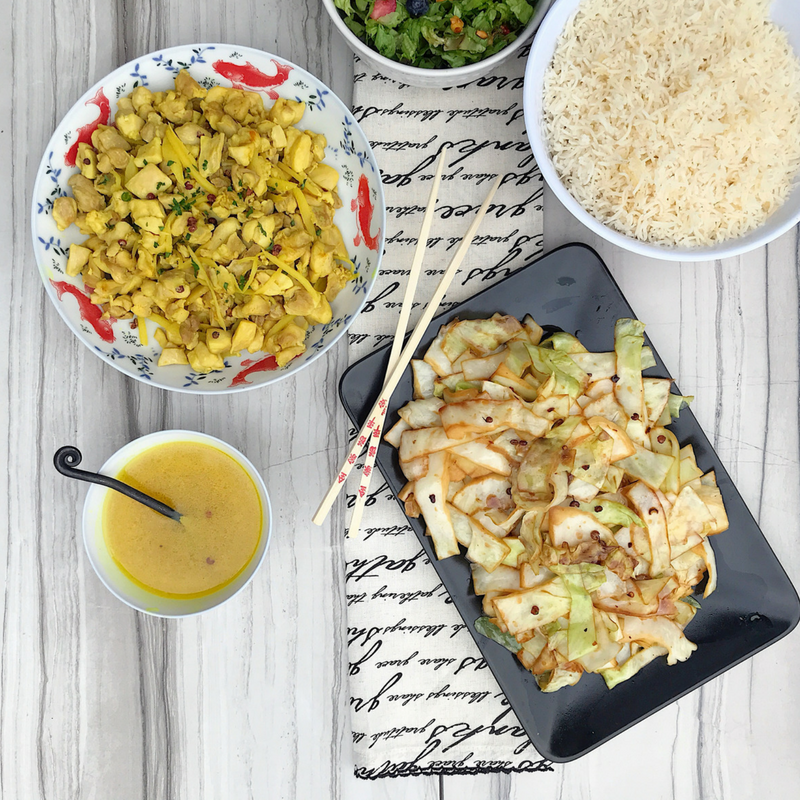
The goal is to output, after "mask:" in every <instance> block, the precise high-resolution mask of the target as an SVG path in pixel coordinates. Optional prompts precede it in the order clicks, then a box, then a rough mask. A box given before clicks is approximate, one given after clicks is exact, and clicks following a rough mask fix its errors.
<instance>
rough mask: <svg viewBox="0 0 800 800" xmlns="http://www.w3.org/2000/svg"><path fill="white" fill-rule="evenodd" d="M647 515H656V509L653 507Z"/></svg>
mask: <svg viewBox="0 0 800 800" xmlns="http://www.w3.org/2000/svg"><path fill="white" fill-rule="evenodd" d="M647 513H648V514H658V509H657V508H656V507H655V506H653V508H651V509H650V510H649V511H648V512H647Z"/></svg>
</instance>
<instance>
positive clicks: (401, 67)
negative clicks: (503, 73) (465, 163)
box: [322, 0, 553, 89]
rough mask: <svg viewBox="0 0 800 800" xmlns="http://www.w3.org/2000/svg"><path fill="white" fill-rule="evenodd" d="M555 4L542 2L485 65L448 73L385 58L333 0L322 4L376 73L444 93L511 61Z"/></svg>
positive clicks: (351, 45) (483, 63) (341, 32)
mask: <svg viewBox="0 0 800 800" xmlns="http://www.w3.org/2000/svg"><path fill="white" fill-rule="evenodd" d="M552 2H553V0H538V3H537V4H536V9H535V11H534V12H533V16H532V17H531V19H530V21H529V22H528V24H527V25H526V26H525V28H524V29H523V30H522V31H521V32H520V34H519V36H518V37H517V38H516V39H515V40H514V41H513V42H511V44H510V45H508V47H504V48H503V49H502V50H500V52H498V53H495V54H494V55H493V56H489V58H485V59H483V60H482V61H476V62H475V63H474V64H467V65H465V66H463V67H450V68H447V69H423V68H422V67H411V66H408V65H407V64H401V63H400V62H399V61H393V60H392V59H391V58H386V56H382V55H381V54H380V53H379V52H378V51H377V50H373V49H372V48H371V47H370V46H369V45H368V44H366V43H365V42H362V41H361V39H359V38H358V36H356V35H355V34H354V33H353V31H351V30H350V28H348V27H347V25H345V23H344V20H343V19H342V18H341V17H340V16H339V12H338V11H337V10H336V4H335V3H334V1H333V0H322V5H323V6H324V7H325V10H326V11H327V12H328V16H329V17H330V18H331V22H333V25H334V27H335V28H336V30H337V31H339V33H340V34H341V35H342V36H343V37H344V40H345V41H346V42H347V44H348V45H349V46H350V49H351V50H352V51H353V52H354V53H355V54H356V55H357V56H358V57H359V58H361V59H363V60H364V61H366V63H367V64H369V65H370V66H371V67H372V68H373V69H374V70H376V71H377V72H380V73H381V74H382V75H386V77H387V78H391V79H392V80H395V81H398V82H399V83H407V84H408V85H409V86H419V87H421V88H423V89H444V88H448V87H451V86H461V85H462V84H464V83H469V81H474V80H475V79H476V78H481V77H483V76H484V75H486V74H488V73H489V72H491V71H492V70H493V69H494V68H495V67H496V66H498V65H499V64H501V63H502V62H503V61H505V60H506V59H508V58H510V57H511V56H512V55H513V54H514V53H516V52H517V51H518V50H519V49H520V48H521V47H522V46H523V45H524V44H525V43H526V42H527V41H528V40H529V39H530V38H531V37H532V36H533V34H534V33H535V32H536V29H537V28H538V27H539V23H540V22H541V21H542V19H543V18H544V15H545V14H546V13H547V9H548V8H549V7H550V4H551V3H552Z"/></svg>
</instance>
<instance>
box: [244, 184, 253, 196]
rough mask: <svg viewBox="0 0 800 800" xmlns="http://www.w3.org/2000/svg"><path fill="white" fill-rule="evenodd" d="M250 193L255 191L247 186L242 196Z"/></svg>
mask: <svg viewBox="0 0 800 800" xmlns="http://www.w3.org/2000/svg"><path fill="white" fill-rule="evenodd" d="M251 194H255V192H254V191H253V190H252V189H251V188H250V187H249V186H248V187H247V189H245V193H244V196H245V197H250V195H251Z"/></svg>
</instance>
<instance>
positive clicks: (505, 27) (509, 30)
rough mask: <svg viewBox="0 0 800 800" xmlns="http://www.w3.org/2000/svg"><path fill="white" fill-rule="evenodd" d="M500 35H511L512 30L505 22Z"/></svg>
mask: <svg viewBox="0 0 800 800" xmlns="http://www.w3.org/2000/svg"><path fill="white" fill-rule="evenodd" d="M500 33H502V34H503V36H508V34H509V33H511V28H509V27H508V25H506V24H505V22H504V23H503V24H502V25H501V26H500Z"/></svg>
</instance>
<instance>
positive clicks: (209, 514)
mask: <svg viewBox="0 0 800 800" xmlns="http://www.w3.org/2000/svg"><path fill="white" fill-rule="evenodd" d="M206 517H207V518H208V519H211V512H210V511H206Z"/></svg>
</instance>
